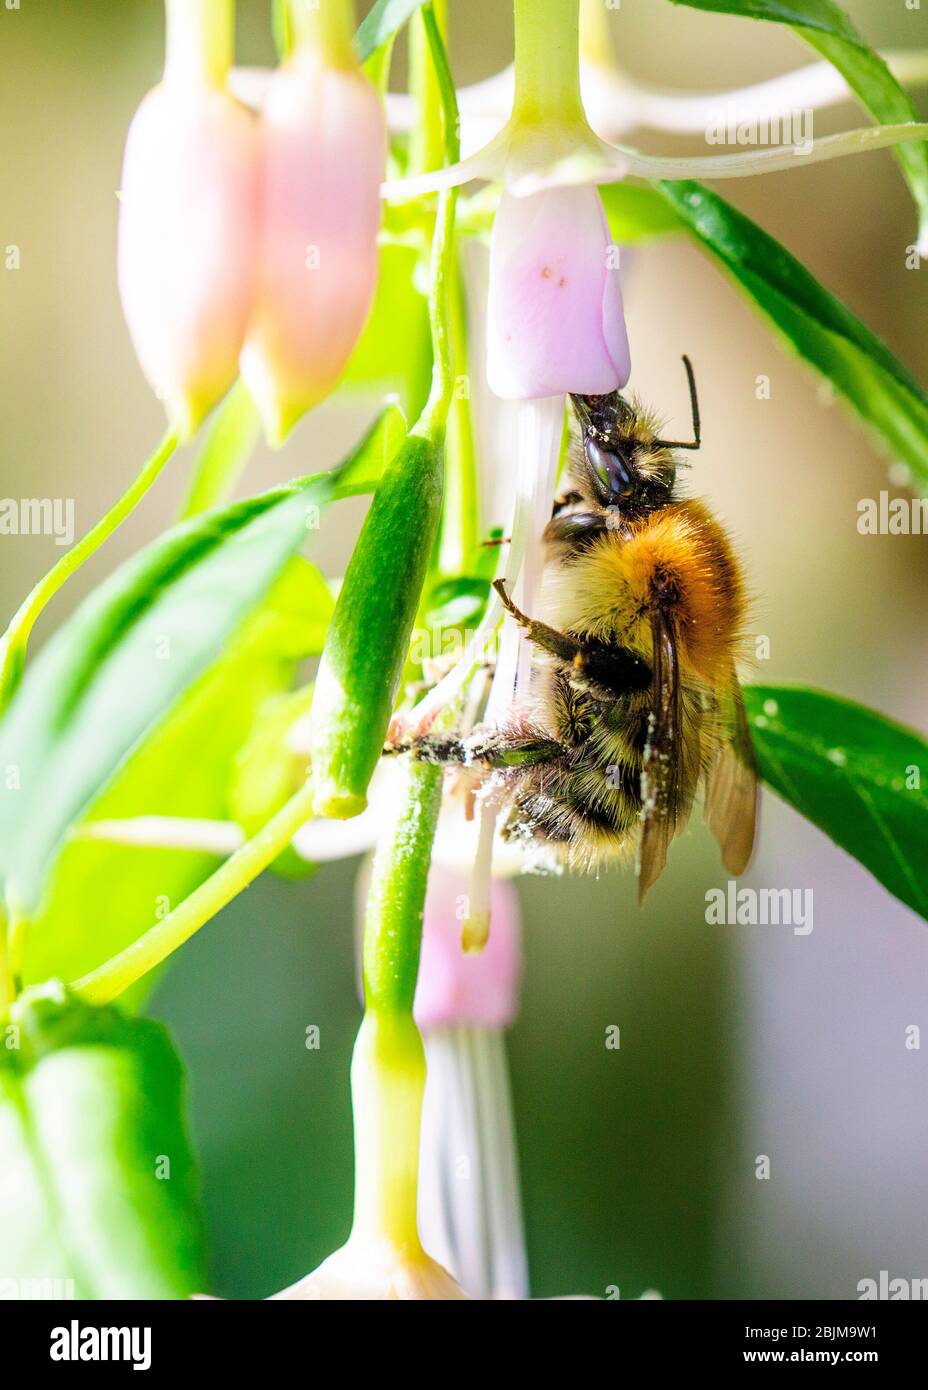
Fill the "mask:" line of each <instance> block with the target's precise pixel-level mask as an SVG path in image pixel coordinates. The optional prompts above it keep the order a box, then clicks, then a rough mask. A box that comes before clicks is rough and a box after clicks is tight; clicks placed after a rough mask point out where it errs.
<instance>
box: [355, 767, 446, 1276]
mask: <svg viewBox="0 0 928 1390" xmlns="http://www.w3.org/2000/svg"><path fill="white" fill-rule="evenodd" d="M404 774H405V786H404V788H403V792H402V795H401V797H400V798H398V810H397V812H396V815H395V818H394V821H393V824H392V826H391V827H390V828H389V830H388V832H387V833H386V835H385V836H384V837H383V839H382V840H381V843H380V846H379V848H378V850H377V853H376V855H375V857H374V867H373V873H372V876H371V886H370V892H369V895H368V901H367V910H366V912H365V916H364V946H363V955H362V968H363V978H364V1002H365V1012H364V1019H363V1021H362V1024H361V1029H360V1031H359V1033H358V1040H357V1043H356V1044H355V1050H354V1056H353V1059H352V1065H351V1093H352V1106H353V1113H354V1141H355V1204H354V1225H353V1227H352V1236H353V1237H354V1236H361V1237H362V1238H368V1239H371V1240H387V1241H389V1242H390V1243H391V1244H392V1245H394V1246H395V1247H397V1248H398V1249H401V1250H403V1251H404V1252H405V1253H407V1254H410V1255H411V1254H417V1253H419V1252H421V1245H420V1243H419V1235H418V1225H417V1218H416V1205H417V1192H418V1175H419V1134H420V1123H421V1116H422V1097H423V1093H424V1089H425V1053H424V1050H423V1047H422V1039H421V1037H420V1036H419V1030H418V1028H417V1027H416V1024H415V1021H414V1019H413V1012H412V1009H413V1000H414V998H415V993H416V978H417V975H418V970H419V949H420V946H421V942H422V918H423V912H424V909H425V894H426V888H427V885H428V874H429V862H430V859H431V852H432V842H433V840H434V838H435V829H436V826H437V824H438V815H439V811H440V809H441V789H442V774H441V769H440V768H437V767H430V766H428V765H427V764H425V763H418V762H413V761H411V760H409V761H408V762H407V764H406V767H405V769H404Z"/></svg>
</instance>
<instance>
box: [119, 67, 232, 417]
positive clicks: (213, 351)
mask: <svg viewBox="0 0 928 1390" xmlns="http://www.w3.org/2000/svg"><path fill="white" fill-rule="evenodd" d="M257 216H258V136H257V123H256V121H255V119H254V117H253V116H252V115H251V113H250V112H249V111H247V110H246V108H245V107H243V106H240V105H239V104H238V102H236V101H234V100H233V99H232V97H230V96H229V95H228V94H227V93H225V92H224V91H222V90H221V89H220V88H218V87H215V86H208V85H205V84H200V83H195V82H186V81H184V82H181V81H171V80H166V81H164V82H163V83H161V85H160V86H158V87H155V88H154V90H153V91H151V92H149V94H148V95H147V96H146V97H145V100H144V101H143V102H142V104H141V106H140V107H139V109H138V111H137V112H136V114H135V117H134V119H133V121H132V125H131V126H130V128H129V135H128V139H127V141H126V153H125V159H124V163H123V172H122V187H121V190H120V211H119V291H120V294H121V296H122V304H123V310H124V312H125V315H126V322H127V323H128V325H129V332H130V334H131V336H132V342H133V344H134V346H135V350H136V352H137V354H138V357H139V361H140V363H141V365H142V370H143V371H144V373H145V375H146V377H147V378H148V380H149V382H150V383H151V385H152V387H153V388H154V390H155V392H156V394H157V395H158V396H159V397H160V399H161V400H162V401H163V402H164V405H165V408H166V409H167V412H168V417H169V419H170V422H171V425H172V427H173V428H175V429H176V430H177V432H178V433H179V435H180V436H181V438H187V437H188V436H189V435H190V434H192V433H193V431H194V430H195V429H196V428H197V426H198V425H199V424H200V422H201V421H202V419H203V418H204V416H205V415H206V414H207V413H208V412H209V410H210V409H211V408H212V406H213V405H215V403H216V401H217V400H218V399H219V398H220V396H222V395H223V394H224V393H225V392H226V391H227V390H228V388H229V387H230V386H231V384H232V382H233V381H234V380H235V377H236V375H237V373H238V357H239V352H240V351H241V347H242V342H243V339H244V335H245V326H246V323H247V319H248V312H249V309H250V307H251V294H252V286H253V277H254V260H255V248H256V244H257Z"/></svg>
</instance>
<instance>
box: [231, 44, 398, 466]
mask: <svg viewBox="0 0 928 1390" xmlns="http://www.w3.org/2000/svg"><path fill="white" fill-rule="evenodd" d="M262 139H263V173H262V179H263V182H262V200H261V201H262V213H261V217H262V221H261V240H260V246H259V252H258V271H257V284H256V295H255V306H254V313H253V316H252V319H251V323H250V326H249V329H248V336H247V340H246V343H245V348H244V351H243V353H242V360H241V367H242V375H243V377H244V378H245V382H246V385H247V386H248V389H249V391H250V392H251V394H252V396H253V397H254V400H255V403H256V404H257V406H258V409H259V411H260V412H261V416H262V419H263V421H264V426H265V430H266V432H267V434H268V437H269V438H270V439H271V440H272V441H273V442H280V440H282V439H283V438H284V436H285V435H286V434H287V433H288V432H289V430H290V429H291V428H292V427H293V425H294V424H295V423H296V421H297V420H298V419H299V418H300V416H301V415H303V414H304V413H305V411H307V410H308V409H309V408H310V406H313V405H315V404H316V402H317V401H319V400H321V399H322V397H323V396H325V395H327V394H328V393H329V392H330V391H331V390H332V388H333V387H334V386H335V384H336V382H337V381H338V379H339V377H340V376H341V373H342V371H343V370H344V367H345V364H346V362H347V361H348V358H349V356H350V354H351V351H352V349H353V347H354V345H355V343H356V342H357V340H358V338H359V336H360V334H361V330H362V328H363V327H364V322H365V319H366V318H367V314H368V310H369V309H370V305H371V300H372V298H373V293H374V287H375V285H376V281H377V234H378V230H379V227H380V182H381V179H382V178H383V170H384V160H385V154H386V130H385V125H384V117H383V108H382V104H381V101H380V97H379V96H378V94H377V92H376V90H375V89H374V87H373V86H372V85H371V83H370V82H369V81H368V80H367V78H366V77H364V76H363V74H362V73H361V72H359V71H358V70H357V69H355V68H353V67H329V66H326V65H325V63H324V62H323V61H322V60H321V58H320V56H319V55H318V54H317V53H316V52H315V51H313V50H312V49H301V50H298V51H297V52H296V53H294V55H293V57H292V58H290V60H289V61H288V62H287V63H285V64H284V65H283V66H282V67H281V68H280V69H279V70H278V71H277V72H276V73H275V74H274V76H273V77H272V78H271V81H270V83H269V86H268V90H267V97H266V100H265V104H264V110H263V122H262Z"/></svg>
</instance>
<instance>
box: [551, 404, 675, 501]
mask: <svg viewBox="0 0 928 1390" xmlns="http://www.w3.org/2000/svg"><path fill="white" fill-rule="evenodd" d="M571 400H572V401H573V405H574V410H575V411H576V415H577V421H578V423H579V425H580V431H581V439H582V452H581V453H580V456H579V458H578V459H577V461H576V463H575V465H574V476H575V478H576V481H577V484H578V486H579V487H580V488H581V490H582V491H583V492H584V493H585V494H586V495H587V496H588V497H589V499H590V500H591V501H593V502H595V503H597V504H598V505H599V506H601V507H618V508H620V510H621V511H622V513H623V515H626V516H630V517H632V516H636V515H638V516H640V515H644V514H645V513H647V512H650V511H655V510H657V509H658V508H660V507H664V506H666V505H667V503H668V502H669V501H670V498H671V493H672V492H673V486H674V481H675V476H676V469H675V466H674V461H673V455H672V454H671V452H670V450H669V449H668V448H666V447H665V446H664V444H663V443H662V441H661V440H659V439H658V437H657V426H656V424H655V422H654V421H653V420H652V418H651V417H650V415H649V414H648V413H647V411H645V410H643V409H642V407H641V406H640V404H639V403H638V402H637V401H631V402H630V401H627V400H625V399H624V398H623V397H622V396H621V395H620V394H619V392H618V391H615V392H613V393H612V394H611V395H608V396H571Z"/></svg>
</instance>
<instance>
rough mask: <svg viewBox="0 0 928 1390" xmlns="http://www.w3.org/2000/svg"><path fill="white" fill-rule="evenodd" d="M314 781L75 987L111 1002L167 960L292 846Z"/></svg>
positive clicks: (306, 817)
mask: <svg viewBox="0 0 928 1390" xmlns="http://www.w3.org/2000/svg"><path fill="white" fill-rule="evenodd" d="M312 799H313V798H312V784H311V783H310V782H306V783H305V784H304V785H303V786H302V787H301V788H300V790H299V791H298V792H296V793H295V795H293V796H292V797H291V798H290V800H289V801H288V802H287V804H286V805H285V806H283V807H282V808H281V810H279V811H278V812H277V814H276V815H275V816H273V817H272V818H271V820H269V821H268V823H267V825H265V826H262V828H261V829H260V830H259V831H258V833H257V835H255V836H254V837H253V838H252V839H251V840H248V841H247V842H246V843H245V844H244V845H242V847H241V849H239V850H236V852H235V853H234V854H233V855H232V856H231V857H230V858H229V859H227V860H226V862H225V863H224V864H223V865H222V866H221V868H219V869H217V870H216V872H215V873H214V874H212V875H211V876H210V877H209V878H208V879H207V880H206V882H205V883H201V884H200V886H199V888H196V889H194V891H193V892H192V893H191V894H190V896H189V897H187V898H185V899H184V901H183V902H182V903H181V904H180V905H179V906H178V907H176V908H175V909H174V911H173V912H169V913H168V915H167V917H164V918H163V919H162V920H161V921H160V922H158V923H156V925H155V926H153V927H150V928H149V929H148V931H147V932H145V933H144V935H142V936H140V937H139V938H138V940H137V941H134V942H133V943H132V945H131V946H127V947H126V949H125V950H124V951H120V952H119V953H118V954H117V955H115V956H113V957H112V958H111V959H110V960H108V961H107V962H106V963H105V964H104V965H101V966H98V967H97V969H96V970H91V971H90V973H89V974H87V975H82V976H81V978H80V979H78V980H74V981H73V982H72V983H71V985H70V986H69V988H70V989H71V990H73V991H74V993H75V994H79V995H81V996H82V998H84V999H88V1000H90V1002H91V1003H94V1004H106V1003H109V1001H110V1000H111V999H115V998H116V997H117V996H118V995H120V994H122V993H123V991H124V990H127V989H128V988H129V986H130V985H134V984H135V982H136V981H137V980H140V979H141V978H142V976H143V975H146V974H147V973H148V971H149V970H153V969H154V968H155V966H156V965H160V964H161V962H162V961H163V960H167V958H168V956H169V955H171V954H172V952H174V951H176V950H177V948H178V946H182V945H183V944H184V942H185V941H189V939H190V937H191V936H193V935H194V933H195V932H197V931H199V929H200V927H202V926H203V925H204V924H205V923H206V922H208V921H209V920H210V918H211V917H215V915H216V913H217V912H219V911H220V909H221V908H223V907H225V906H226V904H227V903H230V902H231V901H232V899H233V898H234V897H235V896H236V895H237V894H238V893H240V892H241V891H242V889H244V888H247V887H248V885H249V884H250V883H252V882H253V881H254V880H255V879H256V878H257V877H258V875H259V874H260V873H261V872H262V870H264V869H266V868H267V866H268V864H270V863H272V861H273V860H275V859H276V858H277V856H278V854H280V853H281V851H282V850H284V849H286V847H287V845H289V843H290V841H291V840H292V839H293V836H294V835H295V834H296V832H297V830H299V828H300V826H301V825H303V824H304V823H305V822H306V821H307V820H309V818H310V816H311V814H312Z"/></svg>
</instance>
